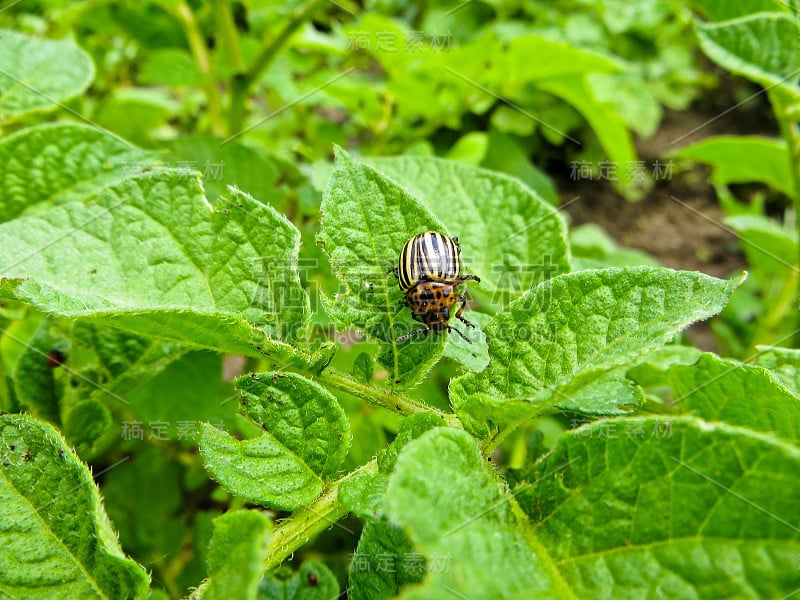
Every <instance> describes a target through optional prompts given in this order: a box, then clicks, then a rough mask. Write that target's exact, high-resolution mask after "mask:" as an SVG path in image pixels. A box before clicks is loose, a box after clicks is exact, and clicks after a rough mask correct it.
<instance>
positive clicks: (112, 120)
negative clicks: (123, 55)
mask: <svg viewBox="0 0 800 600" xmlns="http://www.w3.org/2000/svg"><path fill="white" fill-rule="evenodd" d="M180 110H181V104H180V103H179V102H177V101H176V100H175V99H174V98H173V96H172V94H171V93H170V92H169V91H168V90H166V89H164V88H156V87H152V88H141V87H140V88H137V87H117V88H114V89H113V90H112V92H111V93H110V94H108V95H107V96H105V97H104V98H103V100H102V102H100V103H99V105H98V109H97V111H96V112H95V115H94V119H95V121H96V122H97V123H98V124H99V125H100V126H101V127H105V128H106V129H108V130H110V131H113V132H114V133H116V134H117V135H119V136H121V137H123V138H125V139H126V140H130V141H131V142H133V143H134V144H139V145H140V146H151V145H153V141H154V138H155V137H156V136H155V132H156V130H158V129H159V128H166V127H167V126H168V121H169V119H170V118H174V117H176V116H178V113H179V111H180Z"/></svg>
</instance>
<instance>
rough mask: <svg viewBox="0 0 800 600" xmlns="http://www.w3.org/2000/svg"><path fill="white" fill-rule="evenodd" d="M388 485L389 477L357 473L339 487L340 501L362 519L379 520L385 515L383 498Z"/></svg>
mask: <svg viewBox="0 0 800 600" xmlns="http://www.w3.org/2000/svg"><path fill="white" fill-rule="evenodd" d="M388 483H389V476H388V475H373V474H371V473H356V474H355V475H353V476H352V477H349V478H347V479H345V480H344V481H343V482H342V483H341V484H340V485H339V496H338V500H339V502H341V504H342V506H344V507H345V508H346V509H347V510H349V511H350V512H352V513H355V514H356V515H358V516H359V517H361V518H362V519H379V518H380V517H381V516H382V515H383V496H384V494H385V493H386V485H387V484H388Z"/></svg>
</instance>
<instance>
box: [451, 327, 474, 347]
mask: <svg viewBox="0 0 800 600" xmlns="http://www.w3.org/2000/svg"><path fill="white" fill-rule="evenodd" d="M447 331H455V332H456V333H457V334H458V335H460V336H461V337H462V338H463V339H464V341H465V342H467V343H468V344H471V343H472V340H471V339H469V338H468V337H467V336H465V335H464V334H463V333H461V331H459V330H458V329H457V328H456V327H453V326H452V325H448V326H447Z"/></svg>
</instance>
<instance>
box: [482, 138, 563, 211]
mask: <svg viewBox="0 0 800 600" xmlns="http://www.w3.org/2000/svg"><path fill="white" fill-rule="evenodd" d="M480 166H482V167H484V168H485V169H491V170H493V171H500V172H501V173H506V174H507V175H511V176H512V177H516V178H517V179H520V180H521V181H522V182H523V183H524V184H525V185H527V186H528V187H529V188H531V189H532V190H533V191H534V192H536V193H538V194H539V195H540V196H541V197H542V198H544V199H545V200H546V201H547V202H548V203H549V204H552V205H554V206H557V205H558V192H556V188H555V185H553V181H552V180H551V179H550V177H548V176H547V174H546V173H545V172H544V171H542V170H541V169H539V168H538V167H537V166H536V165H534V164H533V163H532V162H531V160H530V158H528V155H527V154H526V153H525V151H524V150H523V149H522V148H521V146H520V145H519V144H518V143H517V142H516V141H515V139H514V138H513V137H512V136H510V135H506V134H505V133H503V132H502V131H499V130H497V129H495V128H491V129H490V130H489V148H488V149H487V151H486V158H484V159H483V162H482V163H481V165H480Z"/></svg>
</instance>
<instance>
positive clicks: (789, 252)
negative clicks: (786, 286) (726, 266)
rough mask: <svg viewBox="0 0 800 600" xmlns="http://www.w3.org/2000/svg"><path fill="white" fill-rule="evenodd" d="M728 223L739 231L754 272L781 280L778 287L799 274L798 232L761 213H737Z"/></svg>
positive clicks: (726, 222) (739, 236)
mask: <svg viewBox="0 0 800 600" xmlns="http://www.w3.org/2000/svg"><path fill="white" fill-rule="evenodd" d="M725 224H726V225H728V226H729V227H730V228H731V229H733V230H734V231H735V232H736V234H737V237H738V238H739V242H740V244H741V246H742V250H744V253H745V255H746V256H747V261H748V262H749V263H750V265H751V267H752V268H753V271H754V273H755V274H757V275H761V276H762V277H764V278H765V279H770V278H777V279H779V281H777V282H775V283H777V284H778V285H777V286H776V289H780V284H782V283H783V282H784V281H785V280H787V279H789V278H790V277H796V276H797V274H798V268H797V266H796V265H797V260H798V259H797V257H798V245H797V234H796V233H795V232H794V231H793V230H792V229H791V228H789V227H786V226H784V225H781V224H780V223H778V222H776V221H775V220H774V219H770V218H767V217H764V216H761V215H736V216H733V217H728V218H727V219H725ZM762 271H763V273H762ZM767 283H768V282H767V281H763V282H762V285H765V284H767Z"/></svg>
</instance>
